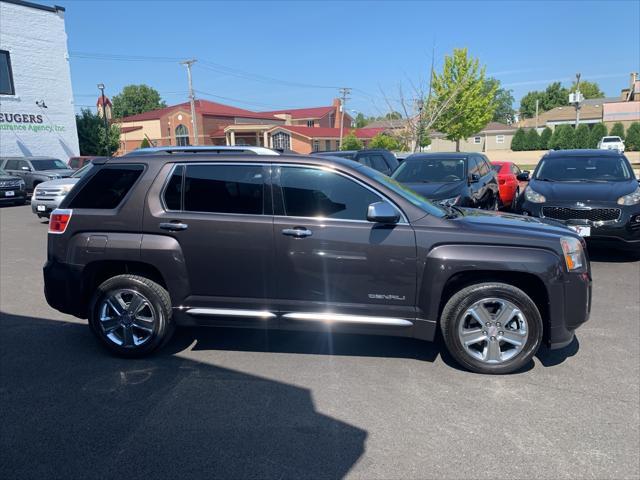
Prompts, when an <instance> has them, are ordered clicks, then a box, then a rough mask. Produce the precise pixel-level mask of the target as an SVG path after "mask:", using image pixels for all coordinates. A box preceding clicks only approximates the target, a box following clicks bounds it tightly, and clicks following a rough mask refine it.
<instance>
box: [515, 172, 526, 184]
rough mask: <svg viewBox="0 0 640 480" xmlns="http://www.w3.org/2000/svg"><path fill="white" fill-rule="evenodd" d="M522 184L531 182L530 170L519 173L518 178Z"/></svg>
mask: <svg viewBox="0 0 640 480" xmlns="http://www.w3.org/2000/svg"><path fill="white" fill-rule="evenodd" d="M516 178H517V179H518V181H520V182H528V181H529V170H525V171H524V172H522V173H519V174H518V176H517V177H516Z"/></svg>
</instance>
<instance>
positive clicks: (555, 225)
mask: <svg viewBox="0 0 640 480" xmlns="http://www.w3.org/2000/svg"><path fill="white" fill-rule="evenodd" d="M462 210H463V211H464V216H461V217H458V218H457V219H456V221H459V222H461V223H464V224H466V225H469V226H472V227H481V228H482V227H487V228H491V229H495V228H499V229H505V230H508V231H510V232H513V233H524V234H536V233H543V234H553V235H564V236H574V235H575V234H574V233H573V231H572V230H570V229H569V228H567V227H565V226H564V225H563V224H562V223H560V222H556V221H554V220H549V219H546V218H536V217H525V216H523V215H515V214H513V213H506V212H495V211H489V210H478V209H475V208H463V209H462Z"/></svg>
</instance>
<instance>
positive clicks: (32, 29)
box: [0, 0, 79, 160]
mask: <svg viewBox="0 0 640 480" xmlns="http://www.w3.org/2000/svg"><path fill="white" fill-rule="evenodd" d="M78 154H79V148H78V132H77V130H76V122H75V115H74V108H73V94H72V91H71V75H70V71H69V55H68V53H67V33H66V31H65V26H64V8H62V7H58V6H54V7H49V6H45V5H38V4H35V3H31V2H25V1H20V0H0V156H2V157H6V156H40V155H44V156H52V157H56V158H60V159H63V160H66V159H67V158H69V157H70V156H74V155H78Z"/></svg>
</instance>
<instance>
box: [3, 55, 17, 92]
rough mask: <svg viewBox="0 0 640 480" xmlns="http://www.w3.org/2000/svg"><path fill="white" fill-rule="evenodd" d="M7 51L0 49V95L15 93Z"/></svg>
mask: <svg viewBox="0 0 640 480" xmlns="http://www.w3.org/2000/svg"><path fill="white" fill-rule="evenodd" d="M15 94H16V91H15V88H14V85H13V71H12V70H11V58H10V56H9V52H7V51H6V50H0V95H15Z"/></svg>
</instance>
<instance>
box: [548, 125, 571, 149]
mask: <svg viewBox="0 0 640 480" xmlns="http://www.w3.org/2000/svg"><path fill="white" fill-rule="evenodd" d="M549 143H550V145H549V146H550V148H552V149H554V150H569V149H572V148H575V143H576V133H575V130H574V129H573V127H572V126H571V125H558V126H557V127H556V128H555V130H554V131H553V135H551V140H550V141H549Z"/></svg>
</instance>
